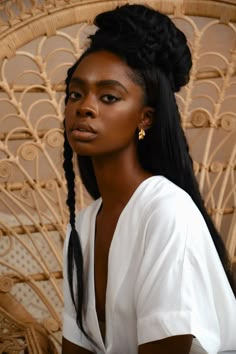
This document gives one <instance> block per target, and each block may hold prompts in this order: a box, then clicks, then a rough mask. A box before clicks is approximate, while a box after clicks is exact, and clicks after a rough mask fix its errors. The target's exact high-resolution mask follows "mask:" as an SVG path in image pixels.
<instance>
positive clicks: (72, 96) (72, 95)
mask: <svg viewBox="0 0 236 354" xmlns="http://www.w3.org/2000/svg"><path fill="white" fill-rule="evenodd" d="M81 96H82V95H81V93H80V92H78V91H71V92H69V98H70V99H72V100H79V99H80V98H81Z"/></svg>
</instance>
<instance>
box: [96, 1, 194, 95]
mask: <svg viewBox="0 0 236 354" xmlns="http://www.w3.org/2000/svg"><path fill="white" fill-rule="evenodd" d="M94 23H95V25H96V26H97V27H98V28H99V30H98V31H97V32H96V34H95V35H93V36H91V39H92V46H95V47H96V44H97V45H98V43H101V42H102V41H104V43H106V47H107V43H108V42H109V44H110V48H111V50H113V51H116V52H117V53H118V54H119V55H121V56H123V57H125V58H127V59H128V60H127V61H128V64H129V65H131V66H132V67H136V68H143V67H145V66H147V65H153V66H155V65H156V66H157V67H159V68H160V69H161V70H162V71H163V72H164V73H165V74H166V75H167V77H168V78H169V81H170V84H171V87H172V89H173V91H178V90H179V89H180V87H181V86H183V85H184V84H186V83H187V81H188V78H189V70H190V68H191V54H190V50H189V48H188V46H187V40H186V37H185V35H184V34H183V32H181V31H180V30H179V29H178V28H177V27H176V26H175V24H174V23H173V22H172V21H171V20H170V19H169V17H168V16H166V15H164V14H161V13H160V12H158V11H155V10H153V9H151V8H149V7H146V6H144V5H124V6H121V7H118V8H116V9H114V10H112V11H107V12H105V13H102V14H99V15H98V16H97V17H96V18H95V21H94ZM99 45H100V46H101V44H99Z"/></svg>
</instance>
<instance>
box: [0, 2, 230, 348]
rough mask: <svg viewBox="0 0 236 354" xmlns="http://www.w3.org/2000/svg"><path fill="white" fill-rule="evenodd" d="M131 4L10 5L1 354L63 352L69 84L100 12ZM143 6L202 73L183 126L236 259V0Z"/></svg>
mask: <svg viewBox="0 0 236 354" xmlns="http://www.w3.org/2000/svg"><path fill="white" fill-rule="evenodd" d="M136 2H139V1H136ZM124 3H126V1H109V0H108V1H99V0H94V1H91V0H90V1H89V0H80V1H79V0H77V1H76V0H25V1H24V0H21V1H17V0H9V1H5V2H0V107H1V110H0V353H1V352H4V351H6V352H7V353H21V352H22V353H23V349H22V348H24V347H26V346H27V345H28V348H29V352H30V353H40V350H42V347H43V344H42V338H44V336H45V333H48V334H50V338H52V340H53V341H54V343H55V344H56V346H57V348H58V351H60V349H59V348H60V342H61V311H62V306H63V296H62V247H63V240H64V237H65V228H66V224H67V219H68V211H67V208H66V206H65V200H66V185H65V179H64V175H63V170H62V153H63V135H62V121H63V112H64V78H65V75H66V71H67V69H68V68H69V67H70V65H71V64H72V63H73V62H74V61H75V60H76V59H77V58H78V57H79V56H80V55H81V53H82V51H83V48H84V46H86V40H85V38H86V36H87V34H88V33H91V31H93V30H94V28H93V26H91V23H92V20H93V18H94V16H95V15H96V14H97V13H98V12H101V11H103V10H106V9H110V8H113V7H114V6H116V5H118V4H124ZM142 3H147V4H149V5H151V6H153V7H154V8H156V9H159V10H160V11H162V12H164V13H166V14H168V15H170V16H171V17H172V18H174V21H175V22H176V24H177V25H178V26H179V27H180V28H181V29H182V30H183V31H184V32H185V33H186V35H187V37H188V41H189V44H190V47H191V51H192V55H193V69H192V73H191V78H190V82H189V84H188V85H187V87H186V88H184V89H183V90H182V91H181V92H180V94H178V95H177V100H178V104H179V108H180V111H181V117H182V124H183V127H184V128H185V131H186V134H187V137H188V140H189V144H190V149H191V153H192V156H193V158H194V168H195V173H196V175H197V178H198V181H199V185H200V189H201V192H202V194H203V197H204V200H205V204H206V206H207V208H208V211H209V213H210V214H211V215H212V217H213V219H214V221H215V223H216V226H217V228H218V229H219V230H220V231H221V233H222V235H223V237H224V241H225V243H226V246H227V248H228V250H229V253H230V256H231V257H232V259H233V260H234V262H236V258H235V249H236V211H235V210H236V209H235V206H236V185H235V170H236V144H235V141H236V23H235V22H236V4H235V1H233V0H231V1H199V0H196V1H184V0H176V1H174V0H173V1H168V0H163V1H158V0H156V1H154V0H153V1H151V0H150V1H142ZM77 200H78V203H77V207H78V209H79V208H81V207H83V206H85V205H86V204H88V203H89V198H88V196H87V194H86V193H85V191H84V189H83V187H82V185H81V182H80V179H79V178H78V177H77ZM17 304H18V305H17ZM17 309H18V310H17ZM13 312H14V314H13ZM26 313H27V316H29V317H28V318H29V320H28V322H27V323H25V322H24V318H25V316H26ZM35 320H36V321H37V322H39V323H41V324H42V328H43V329H44V330H45V332H44V334H42V333H41V332H40V333H39V332H38V330H37V326H36V327H35V323H34V321H35ZM32 326H33V327H32ZM35 336H36V337H35ZM37 336H38V338H40V340H37ZM40 342H41V344H40ZM44 347H45V343H44ZM40 348H41V349H40ZM51 348H52V346H51ZM50 350H51V351H52V352H53V350H54V349H50Z"/></svg>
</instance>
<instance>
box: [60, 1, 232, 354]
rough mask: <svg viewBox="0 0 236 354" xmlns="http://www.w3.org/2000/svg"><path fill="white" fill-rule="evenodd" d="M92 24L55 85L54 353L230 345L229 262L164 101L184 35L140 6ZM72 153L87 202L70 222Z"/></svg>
mask: <svg viewBox="0 0 236 354" xmlns="http://www.w3.org/2000/svg"><path fill="white" fill-rule="evenodd" d="M95 24H96V25H97V27H98V30H97V32H96V33H95V34H94V35H93V36H91V43H90V46H89V48H88V49H87V50H86V51H85V53H84V54H83V55H82V57H81V58H80V59H79V60H78V61H77V62H76V63H75V65H74V66H72V68H70V69H69V71H68V76H67V79H66V100H65V102H66V110H65V144H64V170H65V174H66V179H67V184H68V200H67V204H68V206H69V210H70V226H69V229H68V232H67V238H66V242H65V247H64V264H65V269H64V277H65V281H64V296H65V310H64V320H63V321H64V322H63V345H62V346H63V354H65V353H66V354H74V353H109V354H110V353H111V354H115V353H119V354H129V353H130V354H134V353H139V354H145V353H149V354H150V353H158V354H167V353H168V354H170V353H171V354H173V353H179V354H187V353H191V354H193V353H206V352H207V353H211V354H213V353H214V354H215V353H218V352H219V351H223V350H233V349H236V339H235V328H236V301H235V297H234V294H233V291H232V290H233V285H232V288H231V287H230V282H231V284H232V276H231V273H230V264H229V261H228V258H227V254H226V251H225V248H224V246H223V243H222V241H221V239H220V236H219V235H218V233H217V231H216V229H215V227H214V225H213V223H212V221H211V220H210V218H209V216H208V215H207V213H206V210H205V209H204V206H203V202H202V199H201V196H200V194H199V191H198V186H197V182H196V180H195V177H194V174H193V168H192V160H191V158H190V156H189V152H188V146H187V142H186V139H185V136H184V134H183V131H182V129H181V125H180V118H179V112H178V108H177V105H176V101H175V96H174V92H176V91H178V90H179V89H180V87H181V86H183V85H185V84H186V83H187V81H188V77H189V71H190V68H191V54H190V51H189V48H188V46H187V44H186V38H185V36H184V34H183V33H182V32H181V31H179V30H178V29H177V28H176V27H175V25H174V24H173V23H172V22H171V20H170V19H169V18H168V17H167V16H165V15H163V14H160V13H159V12H157V11H154V10H152V9H151V8H148V7H144V6H143V5H125V6H122V7H120V8H117V9H115V10H113V11H110V12H106V13H102V14H100V15H98V16H97V17H96V19H95ZM73 152H75V153H76V154H77V156H78V165H79V168H80V174H81V178H82V181H83V183H84V185H85V187H86V188H87V190H88V192H89V193H90V195H91V196H92V197H93V198H94V199H95V201H94V202H93V203H92V204H91V205H90V206H89V207H88V208H86V209H84V210H82V211H81V212H80V213H79V215H78V217H77V218H75V193H74V171H73V165H72V155H73Z"/></svg>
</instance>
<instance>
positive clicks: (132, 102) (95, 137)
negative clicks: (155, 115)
mask: <svg viewBox="0 0 236 354" xmlns="http://www.w3.org/2000/svg"><path fill="white" fill-rule="evenodd" d="M132 75H134V73H133V72H132V71H131V69H130V68H129V67H128V65H127V64H126V63H125V62H123V61H122V60H121V59H120V58H119V57H118V56H116V55H114V54H112V53H110V52H106V51H100V52H95V53H92V54H89V55H88V56H86V57H85V58H84V59H82V61H81V62H80V64H79V65H78V67H77V69H76V70H75V72H74V74H73V76H72V78H71V81H70V84H69V98H68V102H67V105H66V109H65V127H66V134H67V138H68V141H69V143H70V145H71V147H72V149H73V150H74V151H75V152H76V153H77V154H78V155H86V156H91V157H94V156H101V155H107V154H114V153H116V152H119V151H121V150H123V149H129V148H132V147H134V144H136V139H137V138H136V137H135V135H136V134H137V133H136V130H137V128H138V127H139V128H141V127H142V126H143V124H142V122H143V121H144V120H145V119H147V116H148V114H147V112H148V108H147V107H145V106H144V99H143V97H144V93H143V89H142V88H141V86H139V85H138V84H136V83H135V81H134V79H132Z"/></svg>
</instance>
